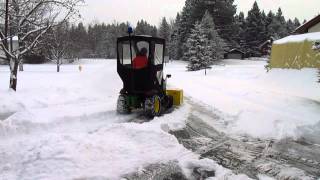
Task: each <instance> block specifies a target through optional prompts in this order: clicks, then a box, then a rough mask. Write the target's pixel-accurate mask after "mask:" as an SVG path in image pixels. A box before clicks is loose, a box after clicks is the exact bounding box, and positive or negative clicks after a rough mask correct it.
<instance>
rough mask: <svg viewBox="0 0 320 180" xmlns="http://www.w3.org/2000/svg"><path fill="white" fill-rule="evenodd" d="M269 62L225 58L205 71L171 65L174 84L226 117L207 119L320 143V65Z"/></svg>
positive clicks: (239, 131)
mask: <svg viewBox="0 0 320 180" xmlns="http://www.w3.org/2000/svg"><path fill="white" fill-rule="evenodd" d="M265 65H266V61H246V60H243V61H241V60H225V61H224V62H222V63H221V64H220V65H218V66H213V68H212V69H211V70H209V71H208V75H207V76H205V75H204V71H198V72H186V69H185V66H186V64H185V63H184V62H175V63H173V64H170V65H168V67H169V68H168V73H171V74H173V77H172V79H170V82H171V85H173V86H175V87H179V88H182V89H183V90H184V91H185V94H186V95H187V96H189V97H190V98H191V99H192V100H193V101H196V102H200V103H202V104H204V105H206V106H207V108H208V109H209V110H211V111H215V112H216V113H218V114H219V116H220V117H221V118H222V121H220V122H217V121H216V122H207V123H208V124H211V125H212V126H213V127H215V128H218V129H219V130H220V131H223V132H226V133H228V134H235V135H250V136H253V137H259V138H263V139H270V138H272V139H278V140H279V139H282V138H286V137H293V138H300V137H301V136H305V137H306V136H308V138H309V140H310V141H314V143H318V144H320V141H319V138H318V137H320V132H319V130H318V129H319V128H320V83H317V81H318V71H317V70H316V69H303V70H283V69H272V70H271V71H270V72H268V73H267V71H266V69H265V68H264V66H265Z"/></svg>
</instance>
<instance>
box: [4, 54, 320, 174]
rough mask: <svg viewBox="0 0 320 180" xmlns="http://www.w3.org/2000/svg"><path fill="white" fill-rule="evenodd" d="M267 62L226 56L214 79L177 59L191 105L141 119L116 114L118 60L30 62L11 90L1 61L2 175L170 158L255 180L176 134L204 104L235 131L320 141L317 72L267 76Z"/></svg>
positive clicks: (225, 128) (133, 165)
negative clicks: (197, 151)
mask: <svg viewBox="0 0 320 180" xmlns="http://www.w3.org/2000/svg"><path fill="white" fill-rule="evenodd" d="M79 65H81V66H82V67H83V71H82V72H79V69H78V67H79ZM265 65H266V61H265V60H264V61H261V60H260V61H252V60H242V61H241V60H225V61H223V63H221V64H220V65H215V66H213V67H212V69H210V70H207V76H205V75H204V71H197V72H188V71H186V66H187V64H186V63H185V62H180V61H175V62H173V63H169V64H167V65H166V66H165V68H166V72H167V73H169V74H172V78H171V79H169V84H168V85H169V86H170V87H172V88H174V87H176V88H182V89H183V90H184V93H185V95H186V103H185V105H183V106H182V107H180V108H178V109H176V110H175V111H173V112H172V113H170V114H166V115H164V116H163V117H159V118H155V119H154V120H152V121H150V122H141V121H138V119H139V118H138V114H131V115H127V116H123V115H117V114H116V112H115V107H116V100H117V95H118V92H119V90H120V89H121V86H122V82H121V80H120V79H119V77H118V75H117V73H116V62H115V61H114V60H82V61H81V62H77V63H75V64H71V65H63V66H62V67H61V72H60V73H56V72H55V70H56V67H55V65H53V64H43V65H25V67H24V68H25V71H24V72H20V73H19V75H18V80H19V81H18V91H17V92H12V91H9V90H8V88H7V87H8V84H9V83H8V81H9V69H8V67H7V66H0V139H1V141H0V179H6V180H7V179H9V180H11V179H119V178H121V177H123V176H125V175H126V174H130V173H134V172H137V171H141V170H142V169H143V168H144V167H146V166H148V165H150V164H156V163H167V162H170V161H177V162H178V164H179V165H180V166H181V167H182V169H183V171H184V173H185V174H186V175H187V176H190V173H191V172H192V170H193V168H194V167H202V168H208V169H211V170H215V171H216V172H215V173H216V176H215V177H212V178H210V179H248V177H247V176H245V175H241V174H240V175H235V174H233V173H232V171H230V170H228V169H225V168H223V167H221V166H219V165H218V164H216V163H215V162H213V161H212V160H208V159H201V160H199V156H198V155H197V154H194V153H192V152H191V151H189V150H187V149H185V148H184V147H183V146H182V145H181V144H179V142H178V141H177V139H176V138H175V137H174V136H173V135H171V134H169V131H171V130H179V129H182V128H184V127H185V125H186V120H187V119H188V118H187V117H188V116H189V113H190V112H191V108H195V107H192V105H191V104H190V103H189V102H195V103H198V104H200V105H201V106H203V107H204V108H207V109H208V110H210V111H212V112H213V113H214V114H216V115H217V117H218V118H217V119H216V121H215V122H212V121H210V120H209V119H212V118H207V116H208V115H207V114H193V115H196V116H198V117H199V118H201V119H202V120H204V121H206V123H207V124H208V125H211V126H213V127H214V128H215V129H218V130H219V131H222V132H225V133H227V134H228V135H235V136H238V135H241V136H243V135H246V136H247V135H248V136H252V137H258V138H265V139H283V138H287V137H293V138H305V139H306V140H309V141H313V142H315V143H318V144H320V142H319V137H320V131H319V128H320V118H319V117H320V103H319V102H320V94H319V92H320V84H319V83H317V81H318V77H317V73H318V72H317V70H316V69H302V70H283V69H272V70H271V71H270V72H268V73H267V72H266V70H265V69H264V66H265ZM283 174H284V175H288V174H289V175H290V174H292V172H289V171H288V172H283ZM259 177H260V179H270V178H269V177H266V176H263V175H261V176H259Z"/></svg>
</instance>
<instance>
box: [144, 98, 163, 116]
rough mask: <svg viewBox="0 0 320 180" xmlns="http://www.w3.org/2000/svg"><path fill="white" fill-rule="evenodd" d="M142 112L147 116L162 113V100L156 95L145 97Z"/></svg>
mask: <svg viewBox="0 0 320 180" xmlns="http://www.w3.org/2000/svg"><path fill="white" fill-rule="evenodd" d="M144 112H145V114H146V115H147V116H148V117H151V118H153V117H155V116H160V115H161V113H162V102H161V98H160V97H159V96H158V95H154V96H152V97H151V98H147V99H146V100H145V102H144Z"/></svg>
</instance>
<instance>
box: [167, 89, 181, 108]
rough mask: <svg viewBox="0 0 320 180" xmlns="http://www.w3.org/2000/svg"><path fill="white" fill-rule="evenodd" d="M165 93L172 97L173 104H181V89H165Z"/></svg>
mask: <svg viewBox="0 0 320 180" xmlns="http://www.w3.org/2000/svg"><path fill="white" fill-rule="evenodd" d="M167 95H168V96H169V95H170V96H172V97H173V105H175V106H181V105H182V104H183V90H182V89H167Z"/></svg>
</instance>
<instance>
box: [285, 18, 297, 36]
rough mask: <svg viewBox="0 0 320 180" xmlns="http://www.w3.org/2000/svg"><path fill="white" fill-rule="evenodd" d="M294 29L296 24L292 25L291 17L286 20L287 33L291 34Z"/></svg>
mask: <svg viewBox="0 0 320 180" xmlns="http://www.w3.org/2000/svg"><path fill="white" fill-rule="evenodd" d="M295 29H296V26H295V25H294V23H293V22H292V20H291V19H289V20H288V21H287V32H288V33H289V34H291V33H293V31H294V30H295Z"/></svg>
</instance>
